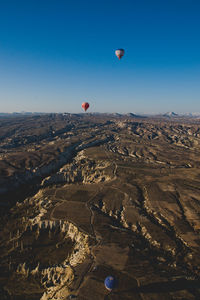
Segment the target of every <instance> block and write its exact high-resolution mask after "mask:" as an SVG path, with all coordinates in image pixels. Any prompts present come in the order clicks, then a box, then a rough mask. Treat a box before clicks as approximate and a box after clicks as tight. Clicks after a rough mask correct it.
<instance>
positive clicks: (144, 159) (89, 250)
mask: <svg viewBox="0 0 200 300" xmlns="http://www.w3.org/2000/svg"><path fill="white" fill-rule="evenodd" d="M0 208H1V210H0V218H1V222H0V299H2V300H3V299H5V300H6V299H7V300H8V299H13V300H15V299H16V300H18V299H20V300H21V299H25V300H36V299H41V300H47V299H49V300H50V299H79V300H92V299H96V300H98V299H99V300H103V299H105V300H106V299H113V300H119V299H120V300H122V299H123V300H126V299H127V300H128V299H131V300H134V299H142V300H148V299H153V300H154V299H155V300H162V299H164V300H165V299H174V300H175V299H176V300H177V299H185V300H189V299H200V255H199V252H200V120H199V119H190V118H178V117H175V118H169V117H168V116H167V117H166V118H165V117H159V118H139V117H138V116H137V117H135V116H134V115H126V116H116V115H109V114H106V115H102V114H97V115H90V114H79V115H78V114H77V115H72V114H46V115H45V114H43V115H30V116H20V115H19V116H15V117H12V118H11V117H10V118H9V117H1V118H0ZM108 275H113V276H115V277H116V278H117V280H118V286H117V288H116V289H114V290H113V291H112V292H109V291H108V290H106V289H105V287H104V279H105V277H106V276H108Z"/></svg>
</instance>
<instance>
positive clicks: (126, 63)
mask: <svg viewBox="0 0 200 300" xmlns="http://www.w3.org/2000/svg"><path fill="white" fill-rule="evenodd" d="M117 48H124V49H125V56H124V57H123V58H122V59H121V60H120V61H119V60H118V59H117V58H116V57H115V55H114V51H115V49H117ZM83 101H88V102H90V104H91V108H90V111H91V112H97V111H99V112H122V113H126V112H137V113H139V112H144V113H158V112H166V111H175V112H178V113H180V112H183V113H184V112H195V111H200V1H199V0H197V1H193V0H172V1H171V0H167V1H162V0H160V1H154V0H151V1H149V0H146V1H144V0H140V1H139V0H138V1H134V0H130V1H129V0H123V1H118V0H115V1H113V0H110V1H109V0H107V1H104V0H102V1H94V0H93V1H87V0H86V1H83V0H77V1H75V0H73V1H69V0H48V1H46V0H42V1H41V0H29V1H27V0H26V1H21V0H15V1H12V0H6V1H0V111H1V112H13V111H42V112H81V103H82V102H83Z"/></svg>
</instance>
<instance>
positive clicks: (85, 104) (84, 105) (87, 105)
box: [81, 102, 90, 111]
mask: <svg viewBox="0 0 200 300" xmlns="http://www.w3.org/2000/svg"><path fill="white" fill-rule="evenodd" d="M81 106H82V108H83V109H84V111H86V110H87V109H88V108H89V106H90V105H89V103H88V102H83V103H82V105H81Z"/></svg>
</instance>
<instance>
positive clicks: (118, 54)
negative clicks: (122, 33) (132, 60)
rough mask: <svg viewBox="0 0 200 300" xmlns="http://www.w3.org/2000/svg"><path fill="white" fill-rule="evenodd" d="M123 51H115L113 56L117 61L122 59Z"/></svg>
mask: <svg viewBox="0 0 200 300" xmlns="http://www.w3.org/2000/svg"><path fill="white" fill-rule="evenodd" d="M124 52H125V51H124V49H117V50H116V51H115V55H116V56H117V57H118V58H119V59H121V58H122V56H124Z"/></svg>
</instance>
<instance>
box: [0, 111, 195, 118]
mask: <svg viewBox="0 0 200 300" xmlns="http://www.w3.org/2000/svg"><path fill="white" fill-rule="evenodd" d="M44 114H57V113H44V112H26V111H22V112H12V113H4V112H0V117H9V116H33V115H44ZM58 114H59V113H58ZM60 114H63V115H74V116H84V114H85V113H67V112H65V113H60ZM88 114H89V115H93V116H95V115H102V116H103V115H105V116H109V115H110V116H113V117H119V118H122V117H123V118H124V117H127V118H147V117H165V118H166V117H167V118H183V117H187V118H198V117H200V112H193V113H180V114H177V113H175V112H173V111H172V112H171V111H170V112H166V113H164V114H141V115H137V114H134V113H126V114H121V113H100V112H91V113H90V112H89V113H87V114H86V115H88Z"/></svg>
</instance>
